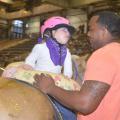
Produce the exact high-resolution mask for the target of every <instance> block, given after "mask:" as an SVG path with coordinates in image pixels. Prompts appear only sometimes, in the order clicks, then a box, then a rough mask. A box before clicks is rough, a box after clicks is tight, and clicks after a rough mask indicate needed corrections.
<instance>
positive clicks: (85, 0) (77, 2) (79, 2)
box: [69, 0, 104, 7]
mask: <svg viewBox="0 0 120 120" xmlns="http://www.w3.org/2000/svg"><path fill="white" fill-rule="evenodd" d="M101 1H104V0H70V1H69V2H70V6H71V7H79V6H85V5H89V4H93V3H96V2H101Z"/></svg>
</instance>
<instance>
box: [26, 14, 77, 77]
mask: <svg viewBox="0 0 120 120" xmlns="http://www.w3.org/2000/svg"><path fill="white" fill-rule="evenodd" d="M74 30H75V29H74V27H72V26H71V25H70V24H69V21H68V20H67V19H66V18H63V17H60V16H56V17H51V18H49V19H48V20H46V21H45V22H44V24H43V25H42V26H41V35H42V43H40V44H36V45H35V46H34V48H33V49H32V52H31V53H30V54H29V56H28V57H27V58H26V60H25V64H26V65H25V66H24V67H25V68H28V69H29V68H33V69H35V70H40V71H48V72H53V73H57V74H60V73H61V72H62V69H63V74H64V75H65V76H67V77H69V78H71V77H72V62H71V54H70V52H69V49H68V48H67V47H66V44H67V42H68V41H69V39H70V37H71V34H72V33H73V32H74Z"/></svg>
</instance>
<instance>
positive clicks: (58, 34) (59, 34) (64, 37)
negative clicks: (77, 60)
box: [52, 27, 71, 44]
mask: <svg viewBox="0 0 120 120" xmlns="http://www.w3.org/2000/svg"><path fill="white" fill-rule="evenodd" d="M52 35H53V38H55V39H56V41H57V42H58V43H60V44H66V43H67V42H68V40H69V39H70V37H71V35H70V33H69V31H68V29H67V28H66V27H61V28H58V29H56V30H53V31H52Z"/></svg>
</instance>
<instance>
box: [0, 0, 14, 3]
mask: <svg viewBox="0 0 120 120" xmlns="http://www.w3.org/2000/svg"><path fill="white" fill-rule="evenodd" d="M0 2H2V3H5V4H13V1H12V0H0Z"/></svg>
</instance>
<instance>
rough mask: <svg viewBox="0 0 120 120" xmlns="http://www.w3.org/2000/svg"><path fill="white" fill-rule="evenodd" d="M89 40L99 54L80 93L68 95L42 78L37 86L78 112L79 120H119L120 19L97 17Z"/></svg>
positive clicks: (108, 14) (89, 65)
mask: <svg viewBox="0 0 120 120" xmlns="http://www.w3.org/2000/svg"><path fill="white" fill-rule="evenodd" d="M88 37H89V40H90V43H91V46H92V47H93V48H94V49H95V50H96V51H95V52H94V53H93V54H92V55H91V57H90V58H89V60H88V62H87V66H86V71H85V76H84V83H83V85H82V87H81V90H80V91H65V90H63V89H61V88H59V87H57V86H55V84H54V82H53V79H52V78H51V77H50V76H48V75H46V76H45V75H43V74H41V75H36V76H35V80H36V82H35V83H34V85H35V87H37V88H39V89H40V90H42V91H43V92H44V93H47V94H49V95H51V96H53V97H54V98H55V99H56V100H58V101H59V102H61V103H62V104H63V105H65V106H67V107H69V108H71V109H73V110H74V111H76V112H79V113H80V115H78V120H120V107H119V102H120V61H119V60H120V55H119V54H120V44H119V43H118V42H117V41H118V40H119V38H120V17H119V16H118V15H116V14H115V13H113V12H107V11H102V12H99V13H96V14H94V15H93V16H92V18H91V19H90V21H89V31H88Z"/></svg>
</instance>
